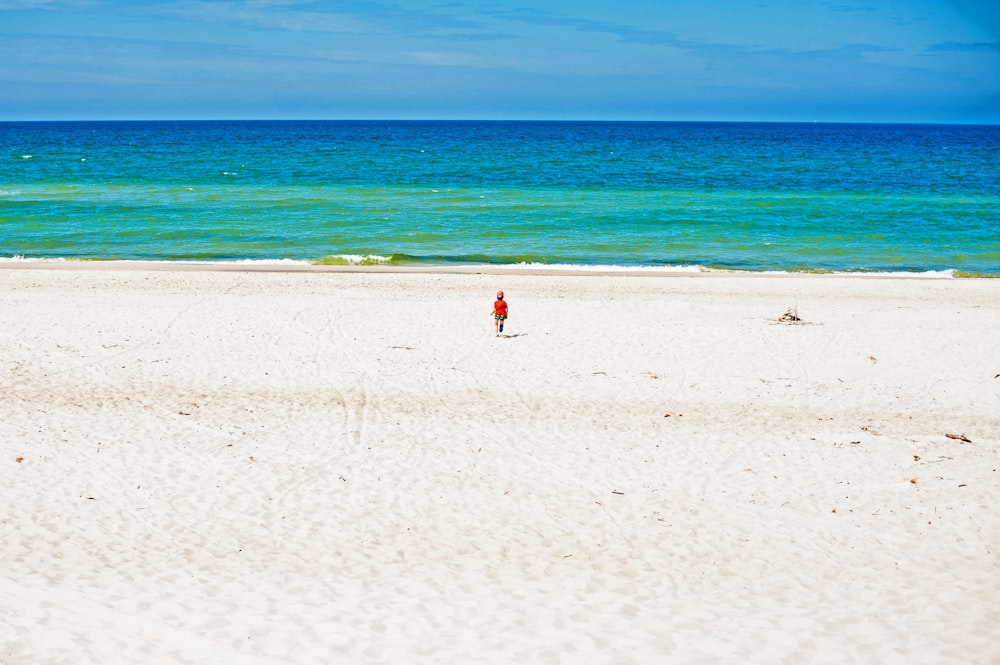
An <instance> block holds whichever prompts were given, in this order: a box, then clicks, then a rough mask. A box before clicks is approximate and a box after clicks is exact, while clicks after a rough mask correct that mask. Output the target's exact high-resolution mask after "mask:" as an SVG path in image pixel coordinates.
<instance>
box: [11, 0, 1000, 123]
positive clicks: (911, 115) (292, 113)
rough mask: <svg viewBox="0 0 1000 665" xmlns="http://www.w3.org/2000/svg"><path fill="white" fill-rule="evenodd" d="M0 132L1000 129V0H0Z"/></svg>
mask: <svg viewBox="0 0 1000 665" xmlns="http://www.w3.org/2000/svg"><path fill="white" fill-rule="evenodd" d="M0 91H2V92H0V119H3V120H19V119H29V120H30V119H123V118H139V119H145V118H196V119H201V118H204V119H211V118H332V119H333V118H469V119H484V118H491V119H523V118H533V119H534V118H537V119H636V120H773V121H786V120H792V121H794V120H800V121H812V120H819V121H834V122H838V121H861V122H865V121H873V122H880V121H884V122H955V123H965V122H985V123H1000V2H997V0H983V1H979V0H955V1H951V2H946V1H943V0H905V1H904V0H880V1H875V0H865V1H858V2H855V1H854V0H830V1H820V0H761V1H759V2H757V1H754V0H751V1H748V2H723V1H721V0H698V1H696V2H692V1H691V0H678V1H675V0H611V1H604V0H602V1H596V0H512V1H511V2H500V1H499V0H485V1H483V2H479V1H477V0H455V1H451V0H378V1H376V2H369V1H367V0H346V1H344V2H307V1H306V2H301V1H293V0H256V1H247V2H244V1H236V0H232V1H230V0H222V1H207V0H24V1H17V0H0Z"/></svg>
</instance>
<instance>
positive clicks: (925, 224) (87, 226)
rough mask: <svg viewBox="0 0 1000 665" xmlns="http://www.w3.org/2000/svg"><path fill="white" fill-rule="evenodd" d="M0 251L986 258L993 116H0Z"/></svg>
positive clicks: (480, 259) (898, 266)
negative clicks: (717, 119)
mask: <svg viewBox="0 0 1000 665" xmlns="http://www.w3.org/2000/svg"><path fill="white" fill-rule="evenodd" d="M0 257H3V258H7V259H11V258H19V259H97V260H116V259H131V260H158V261H159V260H179V261H192V260H198V261H236V260H256V261H275V260H293V261H301V262H310V263H354V262H368V263H380V262H385V263H393V264H408V263H412V264H520V263H543V264H569V265H578V266H621V267H661V268H662V267H678V268H679V267H696V266H700V267H707V268H719V269H737V270H755V271H757V270H785V271H906V272H927V271H946V270H956V271H962V272H964V273H973V274H990V275H994V274H1000V127H996V126H991V127H972V126H912V125H836V124H833V125H830V124H740V123H704V124H702V123H617V122H605V123H586V122H493V123H490V122H471V121H470V122H397V121H393V122H390V121H384V122H378V121H365V122H343V121H329V122H309V121H301V122H286V121H282V122H79V123H76V122H66V123H48V122H38V123H0Z"/></svg>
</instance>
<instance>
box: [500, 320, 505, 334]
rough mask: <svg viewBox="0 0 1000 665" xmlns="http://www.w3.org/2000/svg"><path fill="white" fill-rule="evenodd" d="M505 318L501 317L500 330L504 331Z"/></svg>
mask: <svg viewBox="0 0 1000 665" xmlns="http://www.w3.org/2000/svg"><path fill="white" fill-rule="evenodd" d="M503 321H504V320H503V319H500V332H503Z"/></svg>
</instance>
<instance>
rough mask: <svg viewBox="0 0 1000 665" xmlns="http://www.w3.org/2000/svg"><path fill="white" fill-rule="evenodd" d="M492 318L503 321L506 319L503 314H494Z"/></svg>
mask: <svg viewBox="0 0 1000 665" xmlns="http://www.w3.org/2000/svg"><path fill="white" fill-rule="evenodd" d="M493 318H494V319H496V320H497V321H504V320H506V318H507V317H506V316H504V315H503V314H496V315H494V316H493Z"/></svg>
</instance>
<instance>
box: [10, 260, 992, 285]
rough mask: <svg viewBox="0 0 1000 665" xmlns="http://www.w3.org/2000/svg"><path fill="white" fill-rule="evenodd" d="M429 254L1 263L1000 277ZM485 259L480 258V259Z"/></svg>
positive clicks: (955, 271) (949, 272)
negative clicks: (460, 258) (307, 258)
mask: <svg viewBox="0 0 1000 665" xmlns="http://www.w3.org/2000/svg"><path fill="white" fill-rule="evenodd" d="M462 259H464V260H459V259H456V258H455V257H447V258H442V257H428V256H414V255H410V254H390V255H382V254H334V255H329V256H324V257H322V258H319V259H315V260H306V259H288V258H273V259H218V260H212V259H205V260H201V259H117V258H116V259H95V258H79V257H29V256H23V255H20V254H15V255H12V256H7V257H3V256H0V265H3V264H5V263H6V264H11V263H37V264H45V263H53V264H65V263H108V264H139V265H142V264H147V265H153V264H172V265H177V266H184V265H199V266H212V265H217V266H220V267H222V266H248V267H252V266H260V267H267V266H275V267H280V266H286V267H295V266H301V267H308V266H316V267H324V266H328V267H337V266H344V267H353V266H384V267H387V268H391V267H394V266H396V267H416V268H420V267H424V268H428V269H437V268H448V267H451V268H458V267H461V268H463V269H481V270H524V271H546V272H567V273H569V272H574V273H629V274H648V275H657V274H693V273H718V274H733V275H841V276H852V277H919V278H924V279H1000V272H995V273H994V272H979V271H967V270H958V269H951V268H949V269H944V270H865V269H851V270H827V269H816V268H789V269H753V268H730V267H725V266H713V265H699V264H691V265H650V264H610V263H608V264H604V263H586V262H552V263H550V262H546V261H537V260H528V261H524V260H511V261H497V260H487V259H486V257H472V256H468V257H462ZM477 259H479V260H477Z"/></svg>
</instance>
